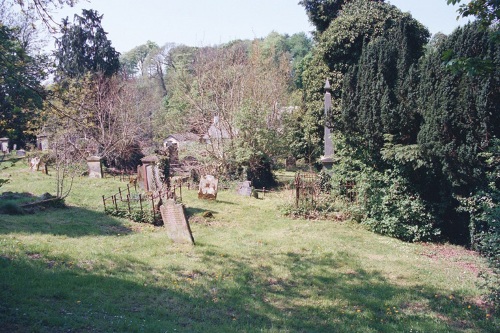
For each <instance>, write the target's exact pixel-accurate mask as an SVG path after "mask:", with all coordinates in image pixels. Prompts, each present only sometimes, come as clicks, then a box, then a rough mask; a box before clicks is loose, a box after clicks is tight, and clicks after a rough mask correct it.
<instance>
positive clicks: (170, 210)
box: [160, 199, 194, 245]
mask: <svg viewBox="0 0 500 333" xmlns="http://www.w3.org/2000/svg"><path fill="white" fill-rule="evenodd" d="M160 212H161V218H162V220H163V224H164V226H165V228H166V229H167V235H168V237H169V238H170V239H171V240H172V241H173V242H174V243H183V244H192V245H194V238H193V234H192V233H191V228H190V227H189V223H188V221H187V220H186V216H185V214H184V206H183V205H182V204H178V203H176V202H175V201H174V200H173V199H168V200H166V201H165V202H164V203H163V205H161V206H160Z"/></svg>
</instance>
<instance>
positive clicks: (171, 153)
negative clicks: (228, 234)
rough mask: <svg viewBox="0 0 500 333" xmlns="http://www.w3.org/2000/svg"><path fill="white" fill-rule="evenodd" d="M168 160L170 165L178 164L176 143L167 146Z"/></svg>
mask: <svg viewBox="0 0 500 333" xmlns="http://www.w3.org/2000/svg"><path fill="white" fill-rule="evenodd" d="M167 150H168V158H169V160H170V165H177V164H179V148H178V145H177V143H172V144H170V145H168V146H167Z"/></svg>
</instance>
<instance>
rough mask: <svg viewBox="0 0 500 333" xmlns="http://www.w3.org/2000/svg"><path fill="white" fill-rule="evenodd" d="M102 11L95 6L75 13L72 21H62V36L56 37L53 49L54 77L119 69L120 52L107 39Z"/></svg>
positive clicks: (109, 73) (109, 71)
mask: <svg viewBox="0 0 500 333" xmlns="http://www.w3.org/2000/svg"><path fill="white" fill-rule="evenodd" d="M102 17H103V16H102V15H99V14H98V13H97V11H95V10H86V9H84V10H83V11H82V16H78V15H75V18H74V24H70V23H69V21H68V18H66V19H63V21H62V30H61V32H62V36H61V37H60V38H58V39H56V46H57V50H56V51H55V52H54V55H55V58H56V63H57V77H58V78H59V79H61V78H63V77H67V78H78V77H82V76H83V75H85V74H86V73H87V72H91V73H97V72H101V73H103V74H104V75H105V76H107V77H110V76H112V75H113V74H115V73H117V72H118V70H119V69H120V61H119V55H120V54H119V53H118V52H117V51H115V49H114V47H113V46H112V45H111V41H110V40H108V39H107V37H106V34H107V33H106V32H105V31H104V29H103V28H102V26H101V21H102Z"/></svg>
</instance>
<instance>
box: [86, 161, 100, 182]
mask: <svg viewBox="0 0 500 333" xmlns="http://www.w3.org/2000/svg"><path fill="white" fill-rule="evenodd" d="M101 161H102V159H101V158H100V157H99V156H90V157H88V158H87V166H88V171H89V178H103V177H102V163H101Z"/></svg>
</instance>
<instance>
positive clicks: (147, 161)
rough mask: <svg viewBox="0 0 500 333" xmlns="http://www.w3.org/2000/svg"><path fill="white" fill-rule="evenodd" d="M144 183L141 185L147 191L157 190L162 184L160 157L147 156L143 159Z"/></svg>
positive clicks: (142, 173) (142, 175)
mask: <svg viewBox="0 0 500 333" xmlns="http://www.w3.org/2000/svg"><path fill="white" fill-rule="evenodd" d="M141 162H142V166H141V168H142V171H141V180H142V184H139V186H140V187H141V188H142V189H144V190H145V191H155V190H157V189H158V188H159V187H160V186H161V180H160V170H159V169H158V157H156V156H155V155H150V156H146V157H144V158H142V159H141Z"/></svg>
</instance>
